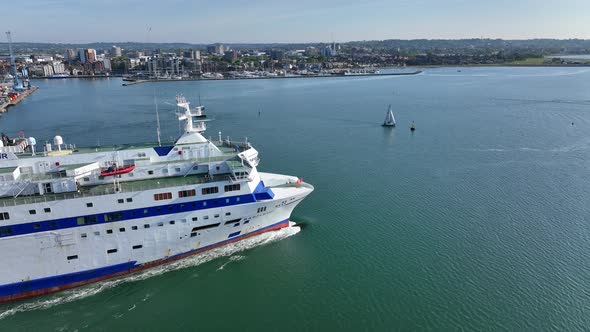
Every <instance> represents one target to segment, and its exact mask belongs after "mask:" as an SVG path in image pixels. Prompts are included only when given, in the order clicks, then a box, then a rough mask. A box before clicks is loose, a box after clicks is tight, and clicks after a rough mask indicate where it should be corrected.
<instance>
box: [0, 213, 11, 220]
mask: <svg viewBox="0 0 590 332" xmlns="http://www.w3.org/2000/svg"><path fill="white" fill-rule="evenodd" d="M8 219H10V215H9V214H8V212H0V220H8Z"/></svg>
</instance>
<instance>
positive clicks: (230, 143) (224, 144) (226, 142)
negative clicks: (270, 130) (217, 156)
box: [211, 138, 252, 150]
mask: <svg viewBox="0 0 590 332" xmlns="http://www.w3.org/2000/svg"><path fill="white" fill-rule="evenodd" d="M211 143H213V144H215V146H218V147H226V148H232V149H233V148H235V147H236V146H237V147H239V148H240V149H241V150H247V149H250V148H251V147H252V145H251V144H250V142H239V141H232V140H231V139H229V138H228V139H224V140H223V141H221V142H220V141H219V140H217V141H212V142H211Z"/></svg>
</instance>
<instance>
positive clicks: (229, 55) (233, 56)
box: [223, 50, 238, 62]
mask: <svg viewBox="0 0 590 332" xmlns="http://www.w3.org/2000/svg"><path fill="white" fill-rule="evenodd" d="M223 59H224V60H226V61H230V62H234V61H236V60H238V51H236V50H231V51H227V52H225V54H224V55H223Z"/></svg>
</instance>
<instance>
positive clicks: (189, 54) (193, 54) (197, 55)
mask: <svg viewBox="0 0 590 332" xmlns="http://www.w3.org/2000/svg"><path fill="white" fill-rule="evenodd" d="M183 56H184V57H185V58H189V59H193V60H201V51H199V50H188V51H186V52H184V53H183Z"/></svg>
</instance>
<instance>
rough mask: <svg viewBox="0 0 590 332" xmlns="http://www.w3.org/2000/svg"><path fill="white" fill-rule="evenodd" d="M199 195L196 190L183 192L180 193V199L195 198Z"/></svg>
mask: <svg viewBox="0 0 590 332" xmlns="http://www.w3.org/2000/svg"><path fill="white" fill-rule="evenodd" d="M196 194H197V192H196V191H195V190H194V189H191V190H181V191H179V192H178V197H180V198H183V197H190V196H195V195H196Z"/></svg>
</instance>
